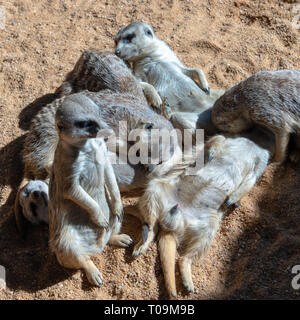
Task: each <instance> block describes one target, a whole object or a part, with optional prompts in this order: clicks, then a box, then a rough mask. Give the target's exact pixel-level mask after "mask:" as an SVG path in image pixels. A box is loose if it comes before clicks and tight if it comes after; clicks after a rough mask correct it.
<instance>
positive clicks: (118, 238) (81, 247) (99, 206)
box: [49, 94, 132, 286]
mask: <svg viewBox="0 0 300 320" xmlns="http://www.w3.org/2000/svg"><path fill="white" fill-rule="evenodd" d="M83 101H84V104H83ZM99 118H100V117H99V107H98V106H97V105H96V104H94V102H92V100H90V99H89V98H87V97H85V98H84V99H83V98H82V96H80V95H76V94H75V95H71V96H69V97H68V98H66V99H65V101H64V102H63V104H62V105H61V106H60V107H59V108H58V110H57V112H56V116H55V124H56V129H57V131H58V135H59V142H58V144H57V147H56V151H55V156H54V161H53V166H52V171H51V176H50V183H49V195H50V202H49V209H50V210H49V215H50V217H49V222H50V226H49V230H50V236H49V244H50V248H51V249H52V251H53V252H55V254H56V257H57V259H58V261H59V263H60V264H61V265H62V266H64V267H67V268H76V269H77V268H82V269H84V270H85V273H86V275H87V278H88V280H89V282H90V283H91V284H93V285H98V286H101V285H102V282H103V278H102V275H101V273H100V271H99V270H98V269H97V267H96V266H95V265H94V263H93V262H92V260H91V259H90V257H91V256H92V255H94V254H96V253H101V252H102V251H103V249H104V246H105V245H106V244H107V243H108V242H110V243H113V244H118V245H120V246H124V247H125V246H128V245H129V244H131V243H132V240H131V238H130V237H129V236H128V235H126V234H119V232H120V227H121V220H122V215H123V207H122V201H121V195H120V191H119V188H118V184H117V181H116V178H115V175H114V171H113V168H112V166H111V163H110V161H109V160H108V159H107V149H106V145H105V142H104V140H103V138H98V137H97V134H98V132H99V130H100V129H106V128H107V126H106V124H105V123H102V122H101V121H100V120H99Z"/></svg>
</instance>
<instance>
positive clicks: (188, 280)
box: [133, 131, 270, 298]
mask: <svg viewBox="0 0 300 320" xmlns="http://www.w3.org/2000/svg"><path fill="white" fill-rule="evenodd" d="M262 133H263V132H261V131H259V132H258V133H257V135H258V136H259V137H258V139H262ZM264 139H266V138H265V137H264ZM268 139H269V137H268V136H267V139H266V140H268ZM205 148H206V149H207V152H208V153H209V157H208V158H209V159H210V160H209V161H207V162H206V164H205V166H204V167H203V168H202V169H200V170H199V171H198V172H197V174H196V175H187V169H188V168H189V167H190V166H191V165H192V164H193V159H191V161H187V162H186V163H183V164H182V163H178V164H175V165H174V166H173V167H172V168H170V170H169V172H167V173H165V172H164V171H163V174H161V168H160V167H159V166H158V167H156V168H155V169H154V171H153V172H152V173H151V174H150V175H149V182H148V184H147V187H146V190H145V192H144V194H143V196H142V197H141V198H140V200H139V203H138V206H139V211H140V215H141V217H143V220H144V224H143V228H142V240H141V241H140V242H139V243H138V244H136V246H135V247H134V251H133V255H135V256H137V255H139V254H143V253H145V251H146V250H147V248H148V247H149V245H150V243H151V241H152V240H153V239H154V236H155V233H156V232H157V231H158V230H160V233H159V252H160V261H161V263H162V269H163V271H164V277H165V284H166V289H167V292H168V294H169V296H170V297H171V298H172V297H176V295H177V293H176V286H175V256H176V254H175V253H176V248H178V252H179V254H180V260H179V268H180V272H181V276H182V280H183V284H184V286H185V287H186V288H187V290H188V291H189V292H193V291H194V285H193V281H192V275H191V264H192V261H193V259H194V258H195V257H197V256H198V257H202V256H203V255H204V254H205V253H206V252H207V250H208V249H209V247H210V244H211V242H212V240H213V239H214V237H215V234H216V232H217V230H218V229H219V226H220V223H221V220H222V217H223V214H224V212H225V211H226V209H225V208H226V206H230V205H232V204H234V203H237V202H238V201H239V200H240V199H241V198H242V197H244V196H245V195H246V194H247V193H248V192H249V191H250V190H251V188H252V187H253V186H254V185H255V183H256V181H257V180H258V179H259V177H260V176H261V175H262V173H263V171H264V169H265V167H266V166H267V164H268V159H269V155H270V152H269V151H268V150H267V149H264V148H262V147H260V146H259V145H257V144H256V143H254V142H253V141H251V140H250V139H247V138H244V137H238V138H226V137H224V136H221V135H218V136H214V137H213V138H211V139H210V140H209V141H208V142H207V143H206V145H205Z"/></svg>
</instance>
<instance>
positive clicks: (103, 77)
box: [56, 49, 162, 108]
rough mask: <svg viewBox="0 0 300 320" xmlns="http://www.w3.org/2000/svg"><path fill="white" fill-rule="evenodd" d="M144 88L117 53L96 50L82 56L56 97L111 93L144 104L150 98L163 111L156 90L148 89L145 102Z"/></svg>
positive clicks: (151, 102)
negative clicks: (139, 100) (83, 91)
mask: <svg viewBox="0 0 300 320" xmlns="http://www.w3.org/2000/svg"><path fill="white" fill-rule="evenodd" d="M143 87H144V86H143V84H138V81H137V79H136V78H135V76H134V75H133V74H132V71H131V70H130V69H129V68H128V66H127V65H126V63H125V62H124V61H123V60H122V59H120V58H119V57H117V56H116V55H115V54H114V53H113V52H111V51H107V50H102V51H99V50H95V49H92V50H86V51H84V52H83V53H82V55H81V56H80V58H79V60H78V61H77V62H76V64H75V67H74V69H73V70H72V71H71V72H70V73H69V74H68V75H67V77H66V79H65V80H64V82H63V84H62V85H61V86H60V87H59V88H58V89H57V90H56V94H58V96H59V97H62V96H65V95H69V94H72V93H76V92H79V91H82V90H89V91H92V92H98V91H102V90H106V89H108V90H111V91H113V92H120V93H121V92H123V93H127V94H131V95H133V96H134V97H139V98H140V99H141V100H142V103H143V104H147V101H146V98H147V100H148V101H149V103H150V104H151V105H152V106H153V107H155V108H160V106H161V103H162V101H161V98H160V96H159V95H158V93H157V92H156V90H155V89H154V88H153V87H152V86H150V85H147V86H146V88H145V91H144V93H145V96H146V98H145V96H144V94H143V89H144V88H143ZM151 87H152V88H151Z"/></svg>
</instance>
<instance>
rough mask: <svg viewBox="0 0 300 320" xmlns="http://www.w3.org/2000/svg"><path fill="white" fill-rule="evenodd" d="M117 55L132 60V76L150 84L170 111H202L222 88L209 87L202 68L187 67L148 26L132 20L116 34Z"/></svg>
mask: <svg viewBox="0 0 300 320" xmlns="http://www.w3.org/2000/svg"><path fill="white" fill-rule="evenodd" d="M115 44H116V54H117V55H118V56H120V57H121V58H122V59H124V60H125V61H128V62H130V63H132V66H133V71H134V74H135V76H136V77H137V78H138V79H140V80H141V81H142V83H143V84H145V83H148V84H151V85H152V86H153V87H154V88H155V89H156V91H157V92H158V93H159V95H160V96H161V98H162V100H164V99H165V98H166V99H167V102H168V103H169V105H170V107H171V109H172V111H181V112H201V111H203V110H205V109H207V108H208V107H210V106H212V105H213V103H214V101H215V100H216V99H217V98H218V97H219V96H220V95H221V94H223V91H219V90H211V92H210V89H209V86H208V83H207V80H206V78H205V75H204V73H203V71H202V70H201V69H194V68H186V67H185V66H184V65H183V64H182V63H181V62H180V60H179V59H178V58H177V56H176V55H175V53H174V52H173V51H172V50H171V49H170V48H169V47H168V46H167V45H166V43H165V42H163V41H161V40H160V39H158V38H157V37H156V36H155V34H154V31H153V29H152V28H151V26H149V25H148V24H147V23H145V22H134V23H132V24H130V25H128V26H126V27H124V28H122V29H121V30H120V31H119V32H118V34H117V35H116V37H115Z"/></svg>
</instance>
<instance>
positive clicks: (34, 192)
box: [14, 180, 49, 236]
mask: <svg viewBox="0 0 300 320" xmlns="http://www.w3.org/2000/svg"><path fill="white" fill-rule="evenodd" d="M48 183H49V181H48V180H46V181H41V180H31V181H27V180H24V184H23V185H21V186H20V188H19V190H18V194H17V196H16V199H17V201H15V207H14V211H15V217H16V223H17V227H18V229H19V230H20V231H21V230H24V229H25V228H24V219H23V217H24V218H26V220H28V221H29V222H30V223H32V224H34V225H37V224H40V223H48V222H49V217H48V201H49V194H48ZM22 236H25V234H24V233H23V232H22Z"/></svg>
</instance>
